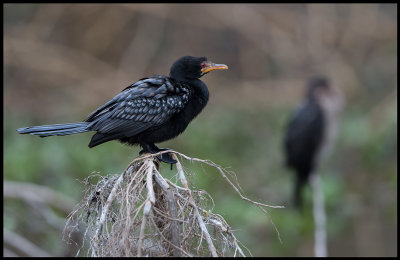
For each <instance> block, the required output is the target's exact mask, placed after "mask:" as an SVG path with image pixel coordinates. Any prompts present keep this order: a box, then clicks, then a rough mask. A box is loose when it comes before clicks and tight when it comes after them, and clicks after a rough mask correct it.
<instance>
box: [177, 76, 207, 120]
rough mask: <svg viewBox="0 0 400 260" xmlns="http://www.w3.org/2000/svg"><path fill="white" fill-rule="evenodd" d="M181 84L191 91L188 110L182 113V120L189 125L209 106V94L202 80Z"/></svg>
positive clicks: (182, 82)
mask: <svg viewBox="0 0 400 260" xmlns="http://www.w3.org/2000/svg"><path fill="white" fill-rule="evenodd" d="M180 83H181V84H182V85H183V87H185V88H188V89H189V91H190V100H189V102H188V104H187V105H186V108H185V109H184V110H183V111H182V113H183V119H182V120H183V121H185V123H186V124H188V123H189V122H190V121H191V120H192V119H193V118H195V117H196V116H197V115H198V114H199V113H200V112H201V111H202V110H203V108H204V107H205V106H206V105H207V102H208V98H209V92H208V88H207V86H206V84H205V83H204V82H203V81H201V80H200V79H190V80H184V81H180Z"/></svg>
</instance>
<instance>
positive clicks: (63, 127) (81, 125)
mask: <svg viewBox="0 0 400 260" xmlns="http://www.w3.org/2000/svg"><path fill="white" fill-rule="evenodd" d="M88 125H89V122H78V123H69V124H56V125H39V126H30V127H23V128H18V129H17V131H18V133H20V134H31V135H39V136H40V137H46V136H53V135H72V134H78V133H83V132H88V131H90V130H89V129H88Z"/></svg>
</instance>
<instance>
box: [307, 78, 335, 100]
mask: <svg viewBox="0 0 400 260" xmlns="http://www.w3.org/2000/svg"><path fill="white" fill-rule="evenodd" d="M329 89H330V84H329V80H328V79H327V78H325V77H322V76H314V77H312V78H310V80H309V81H308V90H307V96H308V97H314V96H317V95H319V94H320V93H325V92H328V91H329Z"/></svg>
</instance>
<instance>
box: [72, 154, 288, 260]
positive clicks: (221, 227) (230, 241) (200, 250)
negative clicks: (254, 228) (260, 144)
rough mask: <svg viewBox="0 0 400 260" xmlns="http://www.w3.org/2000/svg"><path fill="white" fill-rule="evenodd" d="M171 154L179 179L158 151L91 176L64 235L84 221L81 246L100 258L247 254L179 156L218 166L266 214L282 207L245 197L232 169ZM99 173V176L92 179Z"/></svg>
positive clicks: (89, 253)
mask: <svg viewBox="0 0 400 260" xmlns="http://www.w3.org/2000/svg"><path fill="white" fill-rule="evenodd" d="M160 153H163V152H160ZM171 153H173V156H174V159H175V160H177V161H178V162H177V164H176V167H177V170H178V172H177V175H176V176H175V177H176V178H172V179H175V180H176V181H171V180H169V179H166V178H164V177H163V176H162V175H161V174H160V172H159V167H158V166H159V165H158V161H157V159H156V157H155V155H149V154H146V155H142V156H141V157H139V158H137V159H135V160H134V161H133V162H132V163H131V164H130V165H129V166H128V168H127V169H126V170H125V171H124V172H123V173H122V174H116V175H111V176H106V177H102V176H98V175H92V176H89V177H88V178H87V179H86V180H85V182H84V183H85V184H86V186H87V187H88V188H87V190H86V193H85V196H84V199H83V200H82V201H81V203H80V204H79V205H77V207H76V209H75V210H74V211H73V212H72V213H71V214H70V215H69V217H68V219H67V223H66V229H65V231H64V235H65V236H67V237H70V234H71V233H72V232H73V231H74V230H76V229H78V226H79V222H84V223H85V224H86V227H85V232H84V239H83V244H82V245H80V248H85V249H86V248H87V249H88V254H87V255H91V256H95V257H98V256H114V257H115V256H246V255H245V253H244V252H243V249H246V250H247V248H246V247H245V246H244V245H243V244H241V243H240V242H239V241H238V240H237V239H236V237H235V235H234V234H233V232H232V230H231V229H230V227H229V225H228V224H227V223H226V221H225V220H224V218H223V217H222V216H220V215H218V214H214V213H212V210H213V205H214V202H213V200H212V198H211V196H210V195H209V194H208V193H207V192H205V191H204V190H193V189H191V188H190V187H189V185H188V181H187V179H186V175H187V174H186V173H185V171H184V169H183V167H182V164H181V162H180V160H179V158H178V156H177V155H179V156H180V157H181V159H182V158H184V159H187V160H190V161H198V162H201V163H205V164H208V165H210V166H212V167H215V168H217V169H218V171H219V172H220V173H221V175H222V177H223V178H224V179H225V180H227V181H228V183H229V184H230V185H231V186H232V187H233V188H234V189H235V191H236V192H237V193H238V194H239V196H240V197H241V198H242V199H244V200H246V201H249V202H251V203H253V204H254V205H256V206H258V207H259V208H261V209H262V210H263V211H264V212H265V213H267V211H266V210H265V209H264V207H275V208H281V206H270V205H266V204H262V203H259V202H254V201H252V200H250V199H248V198H246V197H244V196H243V195H242V194H241V192H240V191H239V189H238V188H237V187H236V186H235V185H234V184H233V182H232V181H231V180H230V178H228V176H227V172H226V171H225V170H224V169H222V168H221V167H220V166H218V165H216V164H214V163H212V162H210V161H205V160H200V159H196V158H190V157H187V156H185V155H183V154H180V153H177V152H175V151H172V152H171ZM156 155H157V154H156ZM96 177H98V178H99V180H98V181H97V182H96V183H92V182H95V181H93V179H94V178H96ZM178 180H179V181H178ZM179 182H180V184H178V183H179ZM66 230H68V231H66ZM278 235H279V233H278ZM69 241H70V239H69ZM85 242H88V244H87V245H85ZM247 253H248V254H249V255H251V253H250V252H249V251H248V250H247ZM78 254H79V252H78Z"/></svg>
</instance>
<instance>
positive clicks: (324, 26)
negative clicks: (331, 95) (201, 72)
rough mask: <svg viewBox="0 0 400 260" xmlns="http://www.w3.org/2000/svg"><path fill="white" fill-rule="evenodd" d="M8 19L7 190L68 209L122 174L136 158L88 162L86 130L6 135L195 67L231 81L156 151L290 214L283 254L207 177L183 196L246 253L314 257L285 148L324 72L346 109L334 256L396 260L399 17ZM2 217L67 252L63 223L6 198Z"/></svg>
mask: <svg viewBox="0 0 400 260" xmlns="http://www.w3.org/2000/svg"><path fill="white" fill-rule="evenodd" d="M3 7H4V27H3V28H4V35H3V37H4V40H3V43H4V50H3V53H4V69H3V72H4V90H3V94H4V100H3V101H4V105H3V106H4V112H3V115H4V119H3V120H4V121H3V122H4V128H3V130H4V136H3V139H4V147H3V150H4V158H3V159H4V168H3V169H4V181H20V182H28V183H35V184H39V185H43V186H45V187H48V188H51V189H53V190H55V191H58V192H59V193H61V194H63V195H64V196H65V197H67V198H69V199H73V200H75V201H76V202H77V201H79V200H80V199H81V197H82V194H83V185H81V184H80V181H81V180H83V179H84V178H85V177H86V176H88V175H89V174H91V173H93V172H98V173H100V174H103V175H104V174H110V173H120V172H122V171H123V170H124V169H125V167H126V166H127V165H128V163H129V162H130V161H131V160H132V159H133V158H134V157H135V156H137V154H138V152H139V148H138V147H133V148H132V147H128V146H124V145H121V144H119V143H118V142H109V143H105V144H103V145H101V146H99V147H96V148H93V149H89V148H88V147H87V144H88V143H89V140H90V137H91V134H89V133H85V134H80V135H73V136H68V137H52V138H44V139H42V138H37V137H33V136H22V135H19V134H18V133H17V132H16V131H15V129H17V128H19V127H24V126H30V125H41V124H52V123H67V122H76V121H80V120H83V119H84V118H85V117H86V116H87V115H88V114H89V113H90V112H92V111H93V110H94V109H96V108H97V107H98V106H100V105H102V104H103V103H104V102H106V101H107V100H109V99H110V98H112V97H113V96H114V95H115V94H117V93H118V92H119V91H121V90H122V89H123V88H124V87H126V86H128V85H129V84H130V83H132V82H134V81H136V80H138V79H140V78H142V77H145V76H150V75H152V74H164V75H167V74H168V73H169V68H170V66H171V64H172V63H173V62H174V61H175V60H176V59H177V58H179V57H181V56H183V55H192V56H206V57H208V58H209V59H210V60H212V61H214V62H217V63H225V64H227V65H228V66H229V70H228V71H224V72H220V73H215V74H209V75H206V76H205V77H203V78H202V79H203V81H204V82H206V84H207V85H208V87H209V90H210V101H209V104H208V106H207V107H206V108H205V110H204V111H203V112H202V113H201V114H200V115H199V116H198V117H197V118H196V119H195V120H194V121H193V122H192V123H191V124H190V125H189V127H188V128H187V130H186V131H185V132H184V133H183V134H182V135H181V136H179V137H178V138H176V139H174V140H171V141H168V142H166V143H163V144H161V145H160V146H161V147H170V148H172V149H174V150H176V151H179V152H181V153H184V154H187V155H189V156H191V157H197V158H201V159H210V160H212V161H213V162H215V163H217V164H219V165H222V166H224V167H228V168H230V169H231V170H232V171H234V172H235V173H236V175H237V178H238V180H239V182H240V184H241V187H242V188H243V190H244V193H245V194H246V195H247V196H248V197H250V198H252V199H254V200H257V201H261V202H265V203H268V204H273V205H285V206H286V208H285V209H275V210H270V211H269V213H270V215H271V218H272V220H273V221H274V223H275V224H276V226H277V228H278V229H279V232H280V235H281V238H282V240H283V244H281V243H280V242H279V240H278V237H277V234H276V232H275V230H274V228H273V226H272V225H271V223H270V220H269V219H268V218H267V217H266V216H265V215H264V214H262V213H261V212H260V211H259V210H258V209H257V208H256V207H253V206H250V205H249V204H248V203H246V202H244V201H242V200H240V198H239V197H238V196H237V195H236V194H235V192H234V191H232V190H231V188H230V187H228V186H227V185H225V183H224V182H223V181H222V180H221V178H220V176H219V175H218V174H216V173H215V172H214V170H212V169H209V168H205V167H201V166H199V165H197V164H193V165H186V167H187V168H189V169H191V170H192V171H193V172H194V171H196V172H201V175H198V174H197V175H196V176H193V179H192V184H193V185H195V186H196V187H198V188H201V189H205V190H207V191H208V192H209V193H210V194H211V195H212V196H213V198H214V200H215V203H216V209H215V213H219V214H221V215H222V216H223V217H224V218H225V219H226V220H227V221H228V223H229V224H231V226H232V228H233V229H234V230H236V234H237V238H238V239H239V240H240V241H242V242H243V243H244V244H245V245H246V246H247V247H248V248H249V249H250V250H251V252H252V253H253V255H254V256H311V255H312V254H313V222H312V214H311V210H310V209H311V191H310V190H309V189H308V190H307V192H308V193H307V195H308V196H307V197H308V198H307V203H306V210H305V211H304V212H297V211H295V210H294V209H293V208H292V207H291V205H290V203H288V202H289V201H290V198H291V194H292V177H293V176H292V174H291V172H289V171H288V170H287V169H285V167H284V159H283V153H282V142H283V141H282V139H283V133H284V129H285V127H286V124H287V121H288V119H289V116H290V114H291V112H292V110H293V109H294V108H295V107H296V106H297V104H298V102H299V100H300V99H301V98H302V95H303V94H302V93H303V90H304V85H305V82H306V80H307V78H308V77H309V76H311V75H314V74H323V75H326V76H328V77H329V78H330V79H331V81H332V84H333V85H335V86H336V87H338V88H340V89H341V90H342V92H343V93H344V94H345V97H346V108H345V110H344V113H343V116H342V120H341V125H340V129H339V131H338V138H337V142H336V146H335V147H334V149H333V151H332V152H331V154H330V157H329V158H328V159H327V160H326V161H325V163H324V164H323V165H321V167H320V171H319V172H320V174H321V175H322V178H323V181H324V192H325V196H326V200H327V201H326V207H327V217H328V219H327V221H328V223H327V225H328V251H329V254H330V255H331V256H395V255H397V63H396V61H397V5H395V4H5V5H4V6H3ZM164 171H168V169H165V170H164ZM5 185H6V184H5ZM21 192H23V191H21ZM3 212H4V213H3V214H4V215H3V216H4V221H3V224H4V229H5V230H8V231H12V232H14V233H16V234H19V235H20V236H22V237H25V238H27V239H28V240H30V241H32V242H33V243H34V244H35V245H37V246H38V247H40V248H42V249H43V250H45V251H47V252H48V253H49V254H51V255H56V256H65V255H74V254H75V253H76V252H75V251H74V250H76V248H73V247H72V248H69V247H68V246H67V245H66V244H65V243H64V242H63V241H62V235H61V232H60V227H61V229H62V227H63V224H64V218H65V217H66V213H64V212H61V211H59V210H56V209H50V208H49V207H44V208H43V205H40V204H38V203H33V202H29V201H24V200H19V199H15V198H8V197H7V196H6V194H5V199H4V211H3ZM43 212H46V214H43ZM49 214H50V215H49ZM49 219H52V220H57V221H56V224H54V223H53V224H54V225H50V224H49ZM5 254H6V255H7V254H9V255H10V254H11V252H9V251H8V250H7V251H5Z"/></svg>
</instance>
